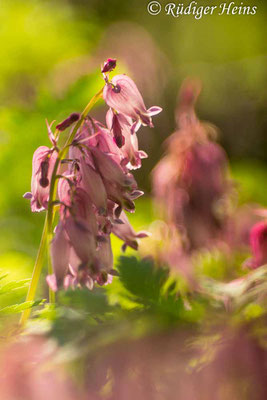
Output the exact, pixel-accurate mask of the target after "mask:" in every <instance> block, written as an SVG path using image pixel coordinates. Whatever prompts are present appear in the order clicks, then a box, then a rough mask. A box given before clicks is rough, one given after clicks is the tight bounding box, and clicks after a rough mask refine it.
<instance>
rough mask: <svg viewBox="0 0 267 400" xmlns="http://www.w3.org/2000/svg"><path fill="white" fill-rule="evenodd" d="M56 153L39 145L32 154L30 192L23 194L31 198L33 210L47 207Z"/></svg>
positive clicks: (36, 210) (37, 210)
mask: <svg viewBox="0 0 267 400" xmlns="http://www.w3.org/2000/svg"><path fill="white" fill-rule="evenodd" d="M56 158H57V155H56V153H55V152H53V151H51V149H49V147H46V146H40V147H38V149H37V150H36V151H35V152H34V154H33V159H32V181H31V193H29V192H27V193H25V194H24V198H26V199H31V210H32V211H33V212H39V211H43V210H44V209H46V208H47V205H48V200H49V190H50V180H51V175H52V172H53V168H54V165H55V161H56Z"/></svg>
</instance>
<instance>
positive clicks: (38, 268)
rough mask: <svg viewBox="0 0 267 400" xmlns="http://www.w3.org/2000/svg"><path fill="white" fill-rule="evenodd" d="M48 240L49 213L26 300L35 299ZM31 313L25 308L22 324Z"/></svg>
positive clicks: (22, 324)
mask: <svg viewBox="0 0 267 400" xmlns="http://www.w3.org/2000/svg"><path fill="white" fill-rule="evenodd" d="M46 241H47V215H46V218H45V223H44V228H43V233H42V238H41V242H40V246H39V249H38V253H37V257H36V260H35V264H34V268H33V273H32V279H31V283H30V286H29V290H28V293H27V297H26V301H33V300H34V297H35V292H36V289H37V285H38V282H39V278H40V274H41V271H42V267H43V260H44V257H45V249H46ZM30 313H31V309H30V308H28V309H27V310H24V311H23V313H22V315H21V319H20V325H21V326H24V325H25V323H26V321H27V319H28V318H29V316H30Z"/></svg>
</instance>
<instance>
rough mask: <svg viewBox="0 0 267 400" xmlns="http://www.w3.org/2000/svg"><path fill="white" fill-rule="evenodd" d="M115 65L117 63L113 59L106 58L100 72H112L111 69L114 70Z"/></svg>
mask: <svg viewBox="0 0 267 400" xmlns="http://www.w3.org/2000/svg"><path fill="white" fill-rule="evenodd" d="M116 63H117V61H116V60H115V59H114V58H108V59H107V61H105V62H104V66H103V68H102V70H101V72H103V73H105V72H110V71H113V69H115V68H116Z"/></svg>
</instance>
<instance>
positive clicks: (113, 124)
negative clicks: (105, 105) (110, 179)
mask: <svg viewBox="0 0 267 400" xmlns="http://www.w3.org/2000/svg"><path fill="white" fill-rule="evenodd" d="M106 123H107V127H108V128H109V130H110V131H111V132H112V134H113V137H114V141H115V142H116V144H117V146H118V147H120V150H121V158H122V160H121V165H122V166H126V167H127V168H128V169H137V168H140V167H141V159H142V158H146V157H147V154H146V153H145V152H144V151H142V150H138V139H137V135H136V133H135V132H133V133H132V132H131V125H132V119H131V118H129V117H126V116H125V115H123V114H120V113H115V112H114V111H113V110H112V109H111V108H110V109H109V110H108V112H107V114H106ZM118 140H119V143H118ZM119 144H120V146H119Z"/></svg>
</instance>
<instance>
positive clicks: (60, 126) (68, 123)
mask: <svg viewBox="0 0 267 400" xmlns="http://www.w3.org/2000/svg"><path fill="white" fill-rule="evenodd" d="M79 118H80V114H79V113H72V114H70V116H69V117H68V118H66V119H65V120H64V121H62V122H60V124H58V125H57V126H56V129H57V130H59V131H64V130H65V129H67V128H68V127H69V126H71V125H72V124H73V123H74V122H76V121H78V119H79Z"/></svg>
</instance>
